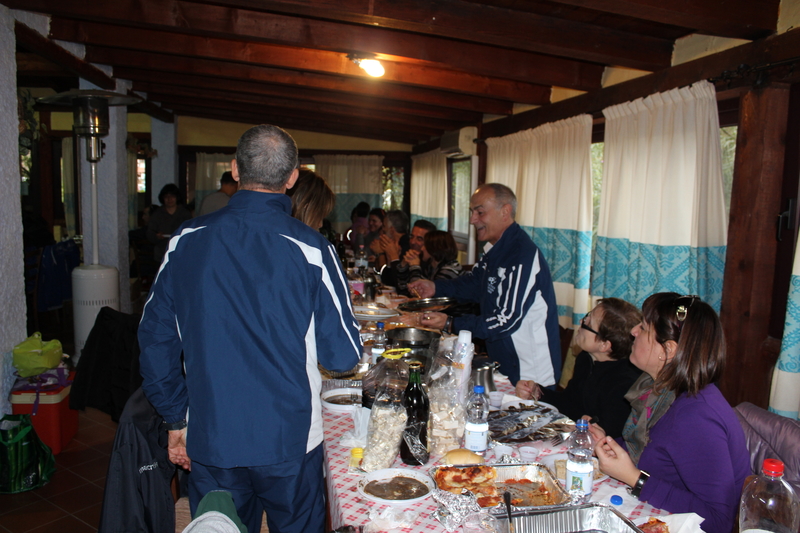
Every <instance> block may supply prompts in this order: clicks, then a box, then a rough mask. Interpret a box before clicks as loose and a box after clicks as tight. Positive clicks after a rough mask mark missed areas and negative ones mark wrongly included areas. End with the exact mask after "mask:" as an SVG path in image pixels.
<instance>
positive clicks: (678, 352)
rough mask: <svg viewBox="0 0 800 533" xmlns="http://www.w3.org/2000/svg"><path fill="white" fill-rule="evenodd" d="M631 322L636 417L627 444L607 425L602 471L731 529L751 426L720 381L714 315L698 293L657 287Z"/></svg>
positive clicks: (600, 434) (716, 528) (640, 493)
mask: <svg viewBox="0 0 800 533" xmlns="http://www.w3.org/2000/svg"><path fill="white" fill-rule="evenodd" d="M642 315H643V320H642V323H641V324H639V325H638V326H636V327H635V328H633V330H632V331H631V334H632V335H633V336H634V337H635V339H634V342H633V349H632V352H631V356H630V359H631V362H632V363H633V364H634V365H636V366H637V367H638V368H639V369H641V370H643V371H644V372H643V373H642V377H641V378H639V380H637V381H636V383H634V384H633V386H632V387H631V389H630V391H628V394H627V395H626V398H627V399H628V400H629V401H630V402H631V407H632V411H631V416H630V418H628V421H627V423H626V424H625V428H624V430H623V439H624V440H623V439H620V440H619V442H618V441H615V440H614V439H612V438H610V437H606V435H605V432H604V431H603V430H602V428H600V427H599V426H596V425H595V426H593V427H592V428H591V429H590V431H591V432H592V435H593V436H594V437H595V442H596V443H597V444H596V445H595V453H596V454H597V458H598V460H599V461H600V469H601V470H602V471H603V472H605V473H606V474H608V475H610V476H611V477H614V478H616V479H618V480H620V481H622V482H623V483H627V484H628V485H630V487H631V488H630V489H629V491H630V492H631V494H633V495H635V496H637V497H638V498H639V499H640V500H642V501H647V502H648V503H649V504H650V505H653V506H655V507H659V508H661V509H665V510H667V511H669V512H671V513H697V514H698V515H700V516H701V517H703V518H704V521H703V523H702V524H701V528H702V529H703V530H704V531H706V532H708V533H729V532H730V531H731V529H732V528H733V523H734V519H735V517H736V512H737V509H738V503H739V496H740V495H741V492H742V485H743V483H744V480H745V478H746V477H747V476H748V475H750V462H749V453H748V451H747V446H746V444H745V438H744V431H743V430H742V427H741V425H740V424H739V421H738V419H737V418H736V415H735V414H734V411H733V409H732V408H731V406H730V405H729V404H728V402H727V400H725V398H724V397H723V396H722V393H720V391H719V389H718V388H717V386H716V385H715V384H714V383H715V382H716V381H718V380H719V378H720V376H721V375H722V370H723V366H724V363H725V339H724V336H723V332H722V325H721V324H720V321H719V317H717V314H716V312H714V310H713V309H712V308H711V306H709V305H708V304H707V303H705V302H703V301H701V300H700V298H699V297H697V296H680V295H678V294H676V293H658V294H654V295H652V296H650V297H649V298H647V300H645V302H644V306H642Z"/></svg>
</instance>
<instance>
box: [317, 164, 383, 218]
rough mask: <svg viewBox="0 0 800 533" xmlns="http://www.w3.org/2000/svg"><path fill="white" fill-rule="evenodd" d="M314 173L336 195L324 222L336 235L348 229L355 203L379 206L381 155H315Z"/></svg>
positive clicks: (373, 206) (380, 204) (381, 194)
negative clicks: (331, 226) (330, 211)
mask: <svg viewBox="0 0 800 533" xmlns="http://www.w3.org/2000/svg"><path fill="white" fill-rule="evenodd" d="M314 164H315V165H316V166H315V172H316V173H317V175H319V176H320V177H322V178H323V179H324V180H325V181H326V183H327V184H328V186H329V187H330V188H331V190H333V192H334V193H335V194H336V206H335V207H334V208H333V213H331V214H330V216H329V217H328V220H330V221H331V224H332V225H333V228H334V230H335V231H336V232H338V233H343V232H344V231H346V230H347V228H349V227H350V224H351V221H350V213H351V212H352V211H353V208H355V206H356V205H358V203H359V202H367V203H368V204H369V206H370V207H371V208H375V207H383V185H382V180H381V176H382V171H383V156H382V155H315V156H314Z"/></svg>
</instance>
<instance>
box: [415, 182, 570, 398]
mask: <svg viewBox="0 0 800 533" xmlns="http://www.w3.org/2000/svg"><path fill="white" fill-rule="evenodd" d="M469 205H470V208H469V210H470V223H471V224H472V225H473V226H475V230H476V233H477V237H478V240H479V241H486V242H488V243H489V245H487V248H489V249H488V251H487V252H486V253H485V254H484V255H483V257H481V259H480V261H478V262H477V263H476V264H475V266H474V267H472V271H471V272H468V273H467V274H465V275H463V276H459V277H458V278H455V279H450V280H440V281H437V282H435V284H434V282H432V281H426V280H420V281H415V282H414V283H411V284H409V286H410V287H414V288H415V289H417V291H418V292H419V293H420V296H422V297H424V298H427V297H431V296H434V295H435V296H452V297H456V298H458V299H460V300H467V301H471V302H478V303H479V304H480V307H481V314H480V315H467V316H461V317H455V318H453V317H448V316H447V315H445V314H444V313H424V314H423V319H422V325H423V326H427V327H433V328H443V329H445V330H446V331H449V332H451V333H457V332H458V331H460V330H462V329H465V330H469V331H471V332H472V334H473V336H475V337H477V338H479V339H485V340H486V350H487V351H488V353H489V357H491V358H492V359H493V360H495V361H498V362H499V363H500V372H502V373H503V374H505V375H506V376H508V378H509V380H511V383H512V384H515V383H516V382H517V381H519V380H520V379H530V380H533V381H535V382H536V383H540V384H541V385H542V386H545V387H547V386H554V385H555V384H556V383H558V380H559V378H560V377H561V341H560V337H559V331H558V308H557V307H556V296H555V290H554V289H553V280H552V278H551V277H550V268H549V267H548V266H547V261H545V259H544V257H543V256H542V254H541V253H540V252H539V248H538V247H537V246H536V244H534V242H533V241H532V240H531V238H530V237H529V236H528V234H527V233H525V231H523V230H522V228H520V227H519V224H517V223H516V222H515V221H514V218H515V216H516V212H517V198H516V196H515V195H514V192H513V191H512V190H511V189H509V188H508V187H506V186H505V185H501V184H499V183H488V184H486V185H483V186H481V187H480V188H478V190H477V191H475V193H474V194H473V195H472V198H471V199H470V204H469ZM534 376H535V377H534ZM538 380H541V381H538Z"/></svg>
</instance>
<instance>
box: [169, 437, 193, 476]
mask: <svg viewBox="0 0 800 533" xmlns="http://www.w3.org/2000/svg"><path fill="white" fill-rule="evenodd" d="M186 429H187V428H183V429H176V430H174V431H170V432H168V433H169V441H168V442H167V453H168V454H169V460H170V462H172V463H174V464H176V465H178V466H180V467H181V468H185V469H186V470H189V471H190V472H191V470H192V460H191V459H189V456H188V455H186Z"/></svg>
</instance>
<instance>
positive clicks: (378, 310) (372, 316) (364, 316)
mask: <svg viewBox="0 0 800 533" xmlns="http://www.w3.org/2000/svg"><path fill="white" fill-rule="evenodd" d="M399 314H400V311H398V310H397V309H384V308H382V307H367V306H366V305H356V306H355V307H353V315H354V316H355V317H356V320H381V319H385V318H392V317H393V316H397V315H399Z"/></svg>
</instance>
